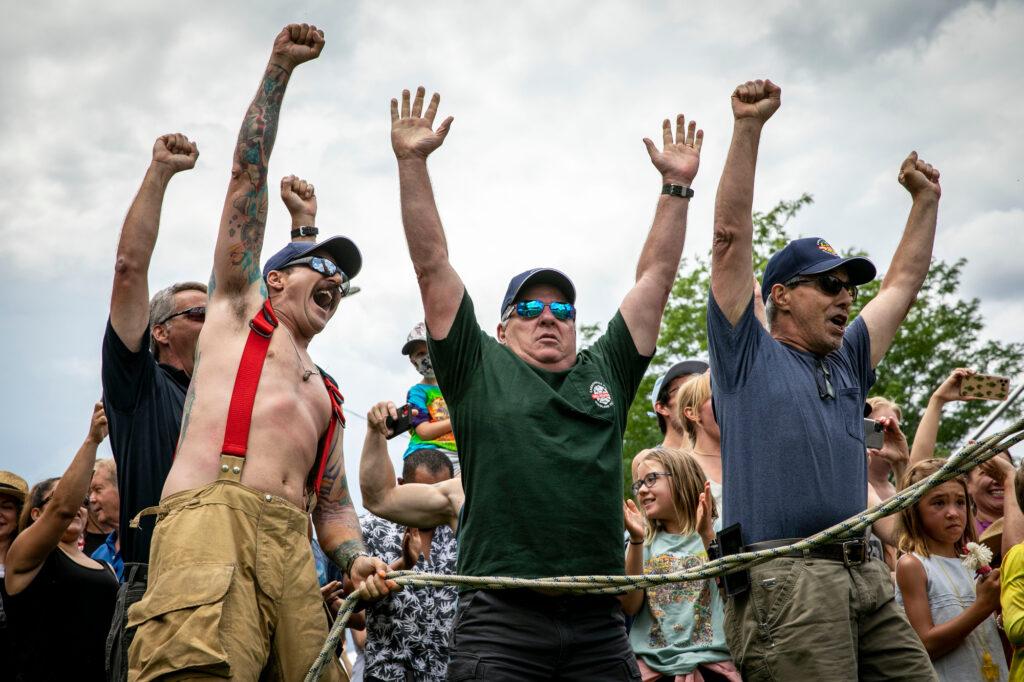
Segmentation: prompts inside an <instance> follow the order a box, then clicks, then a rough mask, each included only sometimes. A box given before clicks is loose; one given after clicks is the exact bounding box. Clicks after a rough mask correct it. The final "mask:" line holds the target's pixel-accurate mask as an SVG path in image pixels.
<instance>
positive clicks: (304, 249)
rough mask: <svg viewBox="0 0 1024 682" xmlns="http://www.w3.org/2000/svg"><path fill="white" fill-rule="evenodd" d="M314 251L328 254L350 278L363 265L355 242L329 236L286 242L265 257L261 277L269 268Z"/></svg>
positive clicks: (265, 274) (293, 260)
mask: <svg viewBox="0 0 1024 682" xmlns="http://www.w3.org/2000/svg"><path fill="white" fill-rule="evenodd" d="M314 251H316V252H317V253H318V254H323V255H325V256H328V257H329V258H330V259H331V260H332V261H334V264H335V265H337V266H338V267H339V268H341V271H342V272H344V273H345V276H346V277H348V278H349V279H352V278H353V277H355V276H356V275H357V274H359V270H360V269H361V268H362V267H363V257H362V256H361V255H360V254H359V249H358V248H357V247H356V245H355V242H353V241H352V240H351V239H348V238H347V237H331V238H330V239H328V240H326V241H322V242H319V243H318V242H288V243H287V244H285V246H284V248H283V249H281V250H280V251H278V252H277V253H275V254H274V255H273V256H271V257H270V258H268V259H267V262H266V264H265V265H264V266H263V279H266V278H267V274H268V273H269V272H270V271H271V270H281V269H283V268H286V267H288V265H289V264H290V263H293V262H295V261H297V260H299V259H300V258H305V257H306V256H308V255H310V254H311V253H313V252H314Z"/></svg>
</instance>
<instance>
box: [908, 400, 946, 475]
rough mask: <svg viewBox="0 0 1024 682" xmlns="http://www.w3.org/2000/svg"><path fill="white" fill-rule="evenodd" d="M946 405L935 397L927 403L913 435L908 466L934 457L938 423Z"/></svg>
mask: <svg viewBox="0 0 1024 682" xmlns="http://www.w3.org/2000/svg"><path fill="white" fill-rule="evenodd" d="M945 405H946V403H945V402H944V401H942V400H940V399H939V398H936V397H935V396H932V397H931V399H930V400H929V401H928V407H927V408H926V409H925V411H924V414H923V415H921V421H920V423H918V425H917V432H916V433H915V434H914V443H913V445H912V446H911V448H910V466H914V465H915V464H917V463H918V462H923V461H924V460H926V459H931V458H932V457H934V456H935V442H936V440H937V439H938V437H939V421H940V419H941V418H942V408H943V407H944V406H945Z"/></svg>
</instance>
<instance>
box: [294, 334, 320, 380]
mask: <svg viewBox="0 0 1024 682" xmlns="http://www.w3.org/2000/svg"><path fill="white" fill-rule="evenodd" d="M288 340H289V341H291V342H292V350H294V351H295V359H296V360H298V361H299V367H301V368H302V380H303V381H309V378H310V377H311V376H313V375H314V374H315V375H317V376H320V372H317V371H316V370H313V369H309V368H307V367H306V365H305V363H304V362H302V356H301V355H299V347H298V346H296V345H295V339H293V338H292V333H291V330H289V331H288Z"/></svg>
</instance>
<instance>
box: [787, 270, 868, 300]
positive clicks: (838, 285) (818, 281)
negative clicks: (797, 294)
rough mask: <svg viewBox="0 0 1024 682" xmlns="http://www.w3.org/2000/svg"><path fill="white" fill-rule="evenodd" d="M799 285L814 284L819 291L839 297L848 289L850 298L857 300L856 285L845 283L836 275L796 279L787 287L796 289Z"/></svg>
mask: <svg viewBox="0 0 1024 682" xmlns="http://www.w3.org/2000/svg"><path fill="white" fill-rule="evenodd" d="M799 284H813V285H815V286H816V287H818V289H819V290H820V291H821V292H823V293H825V294H827V295H829V296H838V295H839V292H840V291H842V290H843V289H846V290H847V291H848V292H849V293H850V298H852V299H853V300H854V301H856V300H857V287H856V285H854V284H850V283H849V282H845V281H843V280H841V279H839V278H838V277H836V276H835V275H819V276H818V277H794V278H793V279H791V280H789V281H788V282H786V286H787V287H795V286H797V285H799Z"/></svg>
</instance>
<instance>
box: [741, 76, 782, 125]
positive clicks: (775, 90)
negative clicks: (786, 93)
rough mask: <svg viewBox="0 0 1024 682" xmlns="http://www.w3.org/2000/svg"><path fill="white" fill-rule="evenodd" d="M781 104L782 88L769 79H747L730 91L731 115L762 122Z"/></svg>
mask: <svg viewBox="0 0 1024 682" xmlns="http://www.w3.org/2000/svg"><path fill="white" fill-rule="evenodd" d="M780 106H782V88H780V87H779V86H778V85H776V84H775V83H772V82H771V81H769V80H763V81H760V80H758V81H747V82H746V83H743V84H742V85H739V86H737V87H736V89H735V90H733V92H732V115H733V118H735V119H736V120H737V121H738V120H740V119H741V118H753V119H757V120H759V121H761V122H762V123H764V122H765V121H767V120H768V119H769V118H771V117H772V114H774V113H775V112H776V111H778V109H779V107H780Z"/></svg>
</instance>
